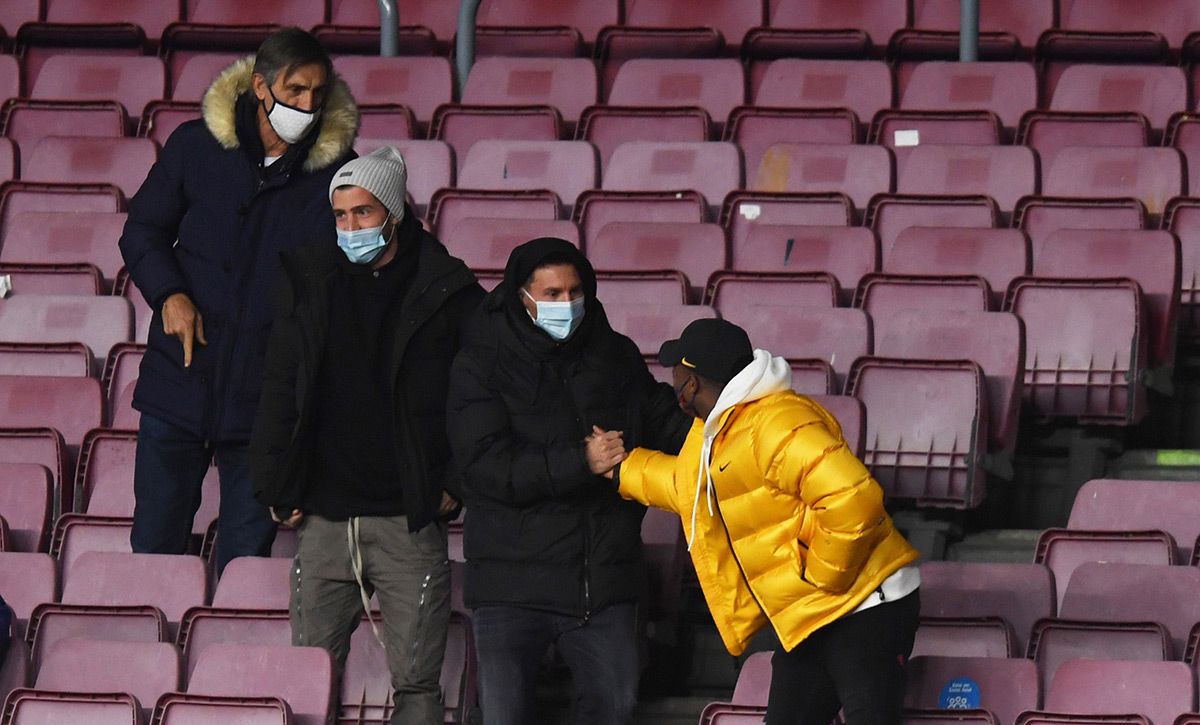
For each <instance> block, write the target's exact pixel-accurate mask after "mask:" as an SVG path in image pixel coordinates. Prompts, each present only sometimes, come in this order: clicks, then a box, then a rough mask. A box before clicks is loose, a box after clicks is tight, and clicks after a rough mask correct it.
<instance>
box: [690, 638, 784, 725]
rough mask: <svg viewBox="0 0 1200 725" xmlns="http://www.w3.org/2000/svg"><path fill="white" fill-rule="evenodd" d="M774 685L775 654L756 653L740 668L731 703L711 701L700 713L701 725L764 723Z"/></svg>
mask: <svg viewBox="0 0 1200 725" xmlns="http://www.w3.org/2000/svg"><path fill="white" fill-rule="evenodd" d="M770 688H771V654H770V653H769V652H755V653H754V654H752V655H750V656H749V657H747V658H746V659H745V661H744V662H742V664H741V669H740V670H739V671H738V678H737V683H736V684H735V685H734V688H733V697H732V698H730V699H731V702H710V703H709V704H707V705H705V706H704V709H703V710H702V711H701V712H700V724H701V725H714V724H719V725H742V724H743V723H744V724H745V725H749V724H750V723H757V722H762V715H764V714H765V713H766V707H767V694H768V692H769V690H770Z"/></svg>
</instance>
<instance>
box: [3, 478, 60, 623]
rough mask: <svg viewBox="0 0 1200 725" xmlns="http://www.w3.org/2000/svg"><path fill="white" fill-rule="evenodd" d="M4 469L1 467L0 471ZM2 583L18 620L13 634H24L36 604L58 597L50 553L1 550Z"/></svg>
mask: <svg viewBox="0 0 1200 725" xmlns="http://www.w3.org/2000/svg"><path fill="white" fill-rule="evenodd" d="M4 470H5V469H4V468H0V471H4ZM5 484H6V485H7V480H5ZM0 586H3V587H4V591H5V594H6V596H5V597H4V601H5V603H7V604H8V606H9V607H11V608H12V616H13V618H14V619H15V620H16V622H15V624H17V627H16V629H15V630H14V632H13V634H14V635H15V636H16V637H22V636H23V635H24V634H25V623H26V622H27V621H29V616H30V615H31V614H32V613H33V609H34V607H36V606H37V605H39V604H41V603H43V602H53V601H55V599H57V597H58V569H57V567H56V566H55V563H54V559H52V558H51V557H50V555H49V554H41V553H36V552H27V551H24V552H18V551H4V552H0Z"/></svg>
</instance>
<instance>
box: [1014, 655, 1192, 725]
mask: <svg viewBox="0 0 1200 725" xmlns="http://www.w3.org/2000/svg"><path fill="white" fill-rule="evenodd" d="M1195 708H1196V682H1195V677H1194V676H1193V674H1192V672H1191V670H1190V669H1189V668H1188V666H1187V665H1185V664H1183V663H1182V662H1121V661H1097V660H1087V659H1075V660H1068V661H1067V662H1064V663H1063V664H1062V666H1061V667H1060V668H1059V669H1058V672H1057V673H1055V675H1054V679H1053V680H1052V681H1051V682H1050V686H1049V687H1048V688H1047V689H1046V694H1045V698H1044V702H1043V709H1044V711H1045V712H1046V713H1067V714H1072V715H1081V714H1082V715H1115V714H1122V713H1135V714H1140V715H1143V716H1145V717H1146V721H1147V722H1149V723H1152V725H1160V724H1162V725H1165V724H1166V723H1174V722H1175V719H1176V718H1177V717H1179V716H1180V715H1183V714H1184V713H1188V712H1191V711H1193V710H1194V709H1195ZM1051 717H1053V715H1052V716H1051ZM1020 721H1021V722H1025V723H1028V724H1029V725H1033V723H1034V722H1037V723H1044V722H1054V720H1053V719H1050V720H1037V721H1031V720H1028V719H1026V718H1025V717H1024V716H1023V717H1022V718H1021V720H1020ZM1058 722H1062V720H1061V719H1060V720H1058ZM1068 722H1069V721H1068Z"/></svg>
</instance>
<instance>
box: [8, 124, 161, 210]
mask: <svg viewBox="0 0 1200 725" xmlns="http://www.w3.org/2000/svg"><path fill="white" fill-rule="evenodd" d="M157 158H158V146H157V145H156V144H155V143H154V142H153V141H151V140H150V139H146V138H98V137H92V136H50V137H47V138H44V139H42V140H41V141H39V142H38V144H37V146H35V147H34V148H33V149H31V150H29V151H28V156H27V157H26V161H25V163H24V164H23V173H22V177H23V178H24V180H26V181H41V182H55V183H70V184H112V185H114V186H117V187H118V188H120V189H121V191H122V192H124V194H125V196H126V197H132V196H133V195H134V194H136V193H137V190H138V189H139V188H140V187H141V185H142V182H143V181H145V180H146V174H147V173H148V172H149V171H150V167H151V166H153V165H154V162H155V160H156V159H157Z"/></svg>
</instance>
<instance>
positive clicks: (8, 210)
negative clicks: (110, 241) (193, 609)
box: [0, 181, 125, 238]
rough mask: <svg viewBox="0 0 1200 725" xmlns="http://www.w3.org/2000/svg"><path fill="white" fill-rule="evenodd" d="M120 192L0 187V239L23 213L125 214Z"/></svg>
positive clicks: (28, 184)
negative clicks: (11, 221) (121, 212)
mask: <svg viewBox="0 0 1200 725" xmlns="http://www.w3.org/2000/svg"><path fill="white" fill-rule="evenodd" d="M124 205H125V200H124V198H123V197H122V195H121V190H120V189H118V188H116V187H115V186H109V185H107V184H104V185H99V184H89V185H85V186H80V185H78V184H35V183H31V182H25V181H7V182H4V183H3V184H0V238H3V237H5V236H7V234H8V224H9V219H11V218H13V217H15V216H16V215H18V214H20V213H21V212H26V211H53V212H58V211H67V212H84V211H94V212H117V211H124Z"/></svg>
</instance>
